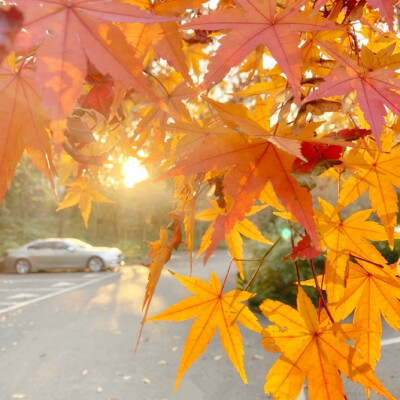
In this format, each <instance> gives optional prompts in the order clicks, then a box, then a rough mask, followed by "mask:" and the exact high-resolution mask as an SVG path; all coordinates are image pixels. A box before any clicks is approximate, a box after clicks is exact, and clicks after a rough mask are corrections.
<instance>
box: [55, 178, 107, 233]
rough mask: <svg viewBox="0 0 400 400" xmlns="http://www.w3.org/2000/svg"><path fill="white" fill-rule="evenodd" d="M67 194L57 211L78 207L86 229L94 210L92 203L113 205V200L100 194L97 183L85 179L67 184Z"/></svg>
mask: <svg viewBox="0 0 400 400" xmlns="http://www.w3.org/2000/svg"><path fill="white" fill-rule="evenodd" d="M66 186H68V189H67V194H66V195H65V197H64V199H63V200H62V202H61V203H60V205H59V206H58V208H57V211H60V210H63V209H64V208H68V207H72V206H75V205H76V204H77V205H78V208H79V211H80V212H81V215H82V219H83V222H84V224H85V227H86V228H87V227H88V220H89V216H90V211H91V210H92V202H93V201H96V202H101V203H112V201H111V200H109V199H107V197H105V196H103V195H102V194H101V193H99V192H98V190H99V187H98V185H97V184H96V183H94V182H92V181H89V180H87V179H86V178H84V177H82V176H81V177H80V178H78V179H77V180H76V181H74V182H70V183H67V184H66Z"/></svg>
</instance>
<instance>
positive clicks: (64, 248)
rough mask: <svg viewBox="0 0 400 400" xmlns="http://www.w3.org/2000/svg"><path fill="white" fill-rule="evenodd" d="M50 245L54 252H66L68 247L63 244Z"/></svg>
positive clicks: (54, 243) (66, 244)
mask: <svg viewBox="0 0 400 400" xmlns="http://www.w3.org/2000/svg"><path fill="white" fill-rule="evenodd" d="M52 244H53V245H52V248H53V249H54V250H66V249H68V247H69V244H68V243H65V242H52Z"/></svg>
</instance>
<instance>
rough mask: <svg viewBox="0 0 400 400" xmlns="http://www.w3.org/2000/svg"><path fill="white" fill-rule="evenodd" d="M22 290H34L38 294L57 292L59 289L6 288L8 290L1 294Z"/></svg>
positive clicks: (0, 290) (3, 290) (2, 290)
mask: <svg viewBox="0 0 400 400" xmlns="http://www.w3.org/2000/svg"><path fill="white" fill-rule="evenodd" d="M21 290H33V291H35V290H36V291H37V292H52V291H54V290H57V288H54V287H53V288H47V287H46V288H6V289H0V292H20V291H21Z"/></svg>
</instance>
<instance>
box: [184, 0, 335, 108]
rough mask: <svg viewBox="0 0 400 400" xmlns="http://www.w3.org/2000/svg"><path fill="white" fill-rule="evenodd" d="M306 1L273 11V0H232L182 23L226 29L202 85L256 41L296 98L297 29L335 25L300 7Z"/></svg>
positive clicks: (215, 78) (218, 75)
mask: <svg viewBox="0 0 400 400" xmlns="http://www.w3.org/2000/svg"><path fill="white" fill-rule="evenodd" d="M305 3H306V2H305V1H304V0H299V1H296V2H294V3H291V4H290V3H289V4H287V5H286V6H285V8H284V9H283V10H281V11H280V12H277V3H276V1H275V0H236V6H237V7H236V8H229V9H227V10H226V9H222V10H217V11H214V12H212V13H211V14H210V15H206V16H201V17H199V18H197V19H194V20H192V21H191V22H189V23H187V24H184V25H183V26H182V29H206V30H221V29H229V30H230V31H229V32H228V33H227V35H226V36H225V37H224V38H222V39H221V40H220V44H221V45H220V47H219V48H218V50H217V53H216V55H215V56H213V57H212V58H211V60H210V66H209V72H208V73H207V74H206V76H205V78H204V86H205V87H208V86H210V85H211V84H212V83H213V82H218V81H219V80H221V79H222V78H223V77H224V76H225V75H226V74H227V72H228V71H229V70H230V68H231V67H233V66H235V65H237V64H239V63H240V62H241V61H242V60H243V59H244V58H245V57H246V56H247V54H249V53H250V52H251V51H252V50H254V49H255V48H256V47H257V46H258V45H260V44H264V45H265V46H266V47H267V48H268V50H269V51H270V52H271V54H272V56H273V57H274V58H275V59H276V61H277V62H278V64H279V66H280V67H281V69H282V71H283V72H284V73H285V74H286V76H287V79H288V82H289V83H290V85H291V87H292V89H293V93H294V96H295V98H296V99H297V100H298V101H300V77H301V64H302V62H301V50H300V49H299V47H298V46H299V44H300V35H298V33H297V32H307V31H320V30H328V29H336V26H335V25H334V24H333V23H332V22H330V21H329V20H327V19H324V18H322V17H319V16H318V15H315V16H314V17H311V11H300V9H301V8H302V7H303V6H304V4H305Z"/></svg>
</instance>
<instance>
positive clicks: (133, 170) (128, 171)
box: [122, 157, 149, 188]
mask: <svg viewBox="0 0 400 400" xmlns="http://www.w3.org/2000/svg"><path fill="white" fill-rule="evenodd" d="M122 169H123V171H124V176H125V179H124V185H125V186H126V187H128V188H132V187H133V186H134V185H135V184H136V183H139V182H141V181H144V180H145V179H147V178H148V176H149V175H148V173H147V169H146V168H145V167H144V166H143V165H141V164H140V161H139V160H138V159H136V158H133V157H129V158H128V160H127V161H126V162H125V163H124V165H123V166H122Z"/></svg>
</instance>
